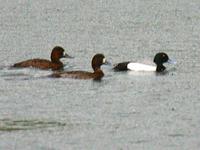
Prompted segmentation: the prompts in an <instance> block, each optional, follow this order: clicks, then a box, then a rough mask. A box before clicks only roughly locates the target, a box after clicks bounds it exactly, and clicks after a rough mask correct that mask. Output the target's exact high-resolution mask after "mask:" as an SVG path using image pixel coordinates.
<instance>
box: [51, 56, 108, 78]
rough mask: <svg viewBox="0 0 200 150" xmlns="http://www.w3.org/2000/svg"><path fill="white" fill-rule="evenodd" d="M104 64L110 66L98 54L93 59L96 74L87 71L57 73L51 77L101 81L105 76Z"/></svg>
mask: <svg viewBox="0 0 200 150" xmlns="http://www.w3.org/2000/svg"><path fill="white" fill-rule="evenodd" d="M103 64H108V62H107V61H106V58H105V57H104V55H103V54H96V55H95V56H94V57H93V59H92V68H93V70H94V72H86V71H69V72H57V73H54V74H52V75H51V77H56V78H60V77H62V78H75V79H95V80H99V79H101V78H102V77H103V76H104V73H103V71H102V70H101V65H103Z"/></svg>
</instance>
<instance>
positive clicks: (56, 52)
mask: <svg viewBox="0 0 200 150" xmlns="http://www.w3.org/2000/svg"><path fill="white" fill-rule="evenodd" d="M64 51H65V50H64V49H63V48H62V47H60V46H56V47H54V48H53V50H52V52H51V61H52V62H60V58H72V57H71V56H69V55H68V54H66V53H64Z"/></svg>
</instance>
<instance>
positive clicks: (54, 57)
mask: <svg viewBox="0 0 200 150" xmlns="http://www.w3.org/2000/svg"><path fill="white" fill-rule="evenodd" d="M61 58H72V57H71V56H69V55H67V54H65V53H64V49H63V48H62V47H60V46H56V47H54V48H53V50H52V52H51V61H50V60H46V59H39V58H36V59H29V60H25V61H22V62H19V63H16V64H14V65H13V67H16V68H25V67H33V68H39V69H52V70H59V69H63V66H64V65H63V63H62V62H61V61H60V59H61Z"/></svg>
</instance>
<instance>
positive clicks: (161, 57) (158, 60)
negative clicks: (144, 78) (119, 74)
mask: <svg viewBox="0 0 200 150" xmlns="http://www.w3.org/2000/svg"><path fill="white" fill-rule="evenodd" d="M153 62H154V63H155V64H156V65H155V66H152V65H147V64H141V63H137V62H131V61H126V62H121V63H118V64H115V65H114V68H113V69H114V71H128V70H132V71H155V72H163V71H165V70H166V67H165V66H164V65H163V64H164V63H170V64H175V63H176V62H175V61H173V60H171V59H169V56H168V55H167V54H166V53H164V52H159V53H157V54H156V55H155V57H154V60H153Z"/></svg>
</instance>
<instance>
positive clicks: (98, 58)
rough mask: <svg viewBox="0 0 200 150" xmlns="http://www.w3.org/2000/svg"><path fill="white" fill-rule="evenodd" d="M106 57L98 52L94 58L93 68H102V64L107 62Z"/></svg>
mask: <svg viewBox="0 0 200 150" xmlns="http://www.w3.org/2000/svg"><path fill="white" fill-rule="evenodd" d="M107 63H108V62H107V61H106V58H105V56H104V55H103V54H96V55H94V57H93V58H92V68H93V70H94V71H95V70H97V69H100V67H101V65H103V64H107Z"/></svg>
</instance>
